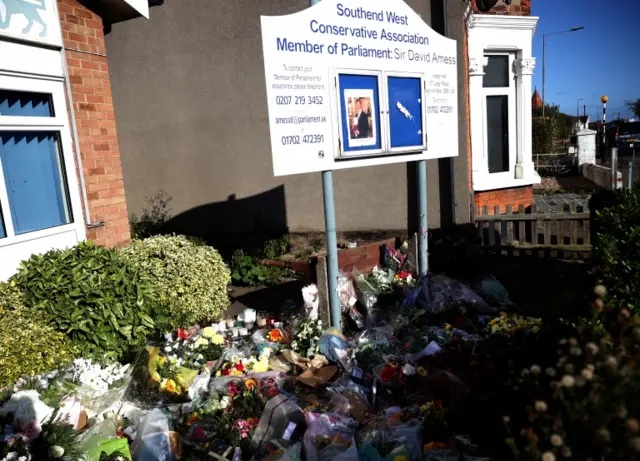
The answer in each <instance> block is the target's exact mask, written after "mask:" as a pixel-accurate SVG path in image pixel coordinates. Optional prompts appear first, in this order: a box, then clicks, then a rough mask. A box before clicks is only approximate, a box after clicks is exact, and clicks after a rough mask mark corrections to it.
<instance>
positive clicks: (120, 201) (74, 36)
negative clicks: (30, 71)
mask: <svg viewBox="0 0 640 461" xmlns="http://www.w3.org/2000/svg"><path fill="white" fill-rule="evenodd" d="M58 9H59V12H60V23H61V25H62V35H63V39H64V46H65V48H66V50H67V51H66V57H67V65H68V67H69V76H70V81H71V91H72V96H73V111H74V115H75V118H76V123H77V125H78V136H79V143H80V151H81V154H82V167H83V171H82V172H78V174H83V175H84V180H85V184H86V187H87V199H88V205H89V213H90V215H91V216H90V217H91V221H92V222H99V221H104V226H102V227H96V228H91V229H88V230H87V237H88V238H89V239H90V240H93V241H95V242H96V243H97V244H99V245H105V246H114V245H122V244H124V243H127V242H129V241H130V240H131V234H130V232H129V219H128V213H127V202H126V199H125V193H124V182H123V180H122V165H121V163H120V148H119V146H118V137H117V133H116V122H115V113H114V110H113V99H112V95H111V82H110V80H109V68H108V66H107V57H106V47H105V42H104V33H103V24H102V19H101V18H100V16H98V15H96V14H95V13H93V12H92V11H91V10H89V9H87V8H86V7H84V6H82V5H81V4H80V3H78V2H77V1H76V0H58Z"/></svg>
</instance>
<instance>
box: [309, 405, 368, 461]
mask: <svg viewBox="0 0 640 461" xmlns="http://www.w3.org/2000/svg"><path fill="white" fill-rule="evenodd" d="M305 419H306V423H307V430H306V432H305V433H304V436H303V445H304V451H305V454H306V457H307V461H330V460H332V461H358V460H359V457H358V449H357V447H356V442H355V438H354V433H355V428H356V423H355V421H354V420H352V419H348V418H344V417H341V416H339V415H335V414H329V413H323V414H320V413H306V414H305Z"/></svg>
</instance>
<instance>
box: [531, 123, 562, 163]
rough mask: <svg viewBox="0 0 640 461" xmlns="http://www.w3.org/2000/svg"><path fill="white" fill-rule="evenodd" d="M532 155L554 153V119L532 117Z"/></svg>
mask: <svg viewBox="0 0 640 461" xmlns="http://www.w3.org/2000/svg"><path fill="white" fill-rule="evenodd" d="M532 121H533V126H532V133H533V153H534V154H548V153H551V152H553V151H554V145H553V140H554V139H555V137H556V119H555V118H553V117H533V119H532Z"/></svg>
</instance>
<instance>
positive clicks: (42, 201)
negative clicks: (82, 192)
mask: <svg viewBox="0 0 640 461" xmlns="http://www.w3.org/2000/svg"><path fill="white" fill-rule="evenodd" d="M0 161H1V162H2V170H3V173H4V180H5V185H6V188H7V195H8V196H9V213H7V214H10V215H11V221H12V222H13V229H14V232H15V233H16V234H24V233H26V232H32V231H37V230H41V229H47V228H50V227H55V226H60V225H62V224H68V223H70V222H72V217H71V211H70V209H69V198H68V190H67V181H66V178H65V175H64V164H63V159H62V152H61V150H60V148H59V142H58V135H57V134H55V133H48V132H24V131H22V132H11V131H5V132H0ZM7 219H8V217H7Z"/></svg>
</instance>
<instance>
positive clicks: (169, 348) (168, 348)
mask: <svg viewBox="0 0 640 461" xmlns="http://www.w3.org/2000/svg"><path fill="white" fill-rule="evenodd" d="M172 350H173V348H172V347H171V346H164V351H165V352H171V351H172Z"/></svg>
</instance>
